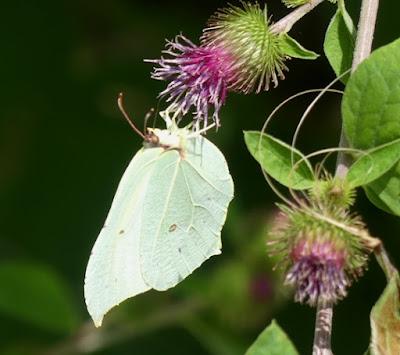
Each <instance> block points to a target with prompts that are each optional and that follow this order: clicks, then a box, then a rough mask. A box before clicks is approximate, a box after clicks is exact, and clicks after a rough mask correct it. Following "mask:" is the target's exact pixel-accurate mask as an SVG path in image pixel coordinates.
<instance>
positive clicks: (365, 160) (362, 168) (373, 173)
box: [347, 139, 400, 187]
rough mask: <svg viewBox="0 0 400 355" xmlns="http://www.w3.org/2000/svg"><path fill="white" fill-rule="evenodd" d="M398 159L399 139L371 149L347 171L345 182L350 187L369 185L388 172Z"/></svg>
mask: <svg viewBox="0 0 400 355" xmlns="http://www.w3.org/2000/svg"><path fill="white" fill-rule="evenodd" d="M399 159H400V139H397V140H395V141H393V142H391V143H388V144H384V145H381V146H380V147H377V148H374V149H371V150H369V151H367V152H366V153H365V155H363V156H362V157H361V158H359V159H358V160H357V161H356V162H355V163H354V164H353V165H352V166H351V167H350V169H349V172H348V174H347V181H349V183H350V185H351V186H352V187H357V186H361V185H366V184H369V183H370V182H372V181H374V180H376V179H378V178H379V177H380V176H382V175H383V174H385V173H386V172H387V171H388V170H390V169H391V168H392V167H393V166H394V164H396V163H397V162H398V161H399Z"/></svg>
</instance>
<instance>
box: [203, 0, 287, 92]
mask: <svg viewBox="0 0 400 355" xmlns="http://www.w3.org/2000/svg"><path fill="white" fill-rule="evenodd" d="M202 45H204V46H217V47H222V48H224V49H225V50H227V51H228V52H229V53H230V55H231V56H232V58H234V69H235V72H236V73H238V75H236V77H235V78H234V80H231V81H230V82H229V88H230V89H232V90H234V91H238V92H243V93H250V92H252V91H256V92H260V91H262V90H268V89H269V86H270V82H271V81H272V82H273V84H274V86H277V85H278V78H281V79H283V78H284V75H283V70H286V69H287V68H286V66H285V64H284V61H285V59H287V55H286V54H285V52H284V50H283V49H282V48H281V38H280V36H279V35H278V34H275V33H272V32H271V30H270V24H269V20H268V17H267V11H266V8H265V9H264V10H262V9H261V8H260V6H259V5H258V4H257V3H256V4H248V3H245V2H242V6H241V7H238V6H233V5H230V6H229V7H228V8H225V9H222V10H219V11H217V12H216V13H215V14H214V15H213V16H212V17H211V18H210V20H209V22H208V27H207V28H206V29H205V30H204V31H203V36H202Z"/></svg>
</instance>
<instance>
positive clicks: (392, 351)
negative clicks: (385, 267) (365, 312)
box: [370, 272, 400, 355]
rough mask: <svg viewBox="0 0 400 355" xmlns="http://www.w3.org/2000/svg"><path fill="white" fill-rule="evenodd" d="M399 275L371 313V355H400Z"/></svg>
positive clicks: (394, 277) (396, 274)
mask: <svg viewBox="0 0 400 355" xmlns="http://www.w3.org/2000/svg"><path fill="white" fill-rule="evenodd" d="M399 282H400V280H399V275H398V273H397V272H396V273H394V274H393V276H392V277H391V279H390V281H389V283H388V285H387V286H386V288H385V290H384V291H383V294H382V295H381V297H380V298H379V300H378V302H377V303H376V304H375V306H374V307H373V308H372V311H371V316H370V319H371V345H370V352H371V355H398V354H400V299H399V295H400V289H399Z"/></svg>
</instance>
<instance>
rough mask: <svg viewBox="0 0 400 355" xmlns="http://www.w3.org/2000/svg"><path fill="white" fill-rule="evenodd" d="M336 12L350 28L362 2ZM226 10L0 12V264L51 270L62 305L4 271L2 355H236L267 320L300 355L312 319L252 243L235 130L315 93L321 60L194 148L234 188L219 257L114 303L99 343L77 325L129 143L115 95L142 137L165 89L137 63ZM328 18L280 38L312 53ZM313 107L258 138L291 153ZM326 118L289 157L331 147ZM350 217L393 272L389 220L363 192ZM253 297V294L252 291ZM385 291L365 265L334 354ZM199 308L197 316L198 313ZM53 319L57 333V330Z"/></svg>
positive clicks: (80, 5) (233, 108)
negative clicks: (221, 165)
mask: <svg viewBox="0 0 400 355" xmlns="http://www.w3.org/2000/svg"><path fill="white" fill-rule="evenodd" d="M348 2H349V3H350V2H351V6H350V5H349V7H350V12H351V13H352V14H353V16H354V18H356V16H357V9H358V8H359V5H360V1H348ZM234 3H235V2H234ZM224 4H225V2H223V1H210V0H208V1H187V2H177V1H163V2H156V1H141V2H139V1H127V0H125V1H122V0H118V1H102V2H100V1H49V0H48V1H45V0H43V1H33V0H32V1H21V0H20V1H7V2H6V1H3V2H2V4H1V10H0V11H1V14H0V44H1V52H0V54H1V55H0V197H1V204H0V209H1V210H0V216H1V217H0V258H1V264H4V263H10V262H12V263H23V264H24V265H26V268H28V269H29V268H32V269H35V268H36V267H40V268H43V267H44V268H47V269H49V270H50V271H51V272H53V273H55V274H56V275H55V277H57V278H60V279H61V280H60V282H61V283H63V284H65V285H64V286H65V288H66V290H65V292H63V294H65V295H66V301H65V302H66V305H65V309H63V306H62V304H63V303H62V302H61V304H60V305H59V304H57V305H55V306H54V305H53V306H52V305H51V301H52V299H53V298H52V297H48V296H49V292H50V291H49V290H48V289H47V288H46V276H45V275H43V278H42V283H44V286H43V287H42V286H39V282H36V280H35V279H30V280H27V279H26V277H24V275H23V274H22V273H21V274H19V273H18V272H17V273H14V274H13V275H10V276H9V277H8V278H7V277H3V279H1V278H0V282H2V284H1V285H0V300H1V299H2V296H1V294H7V293H8V292H14V291H15V290H16V291H18V297H17V296H16V297H12V298H11V299H10V301H8V302H6V303H5V304H3V305H2V306H1V307H0V354H8V355H11V354H13V355H17V354H21V355H22V354H30V353H47V354H62V353H63V352H62V349H64V350H65V349H73V350H70V351H69V352H68V351H65V352H64V353H70V354H78V353H79V351H78V349H79V344H80V341H81V339H82V334H89V335H90V336H91V338H89V339H92V340H93V342H92V344H100V342H99V341H100V340H105V339H111V340H110V345H109V346H106V347H102V348H101V349H100V350H98V351H97V352H96V354H110V355H114V354H115V355H119V354H149V355H151V354H165V355H167V354H173V355H178V354H218V355H224V354H226V355H235V354H241V353H243V349H245V348H246V347H247V346H249V345H250V344H251V342H252V341H253V340H254V338H255V337H256V336H257V334H258V333H259V332H260V331H261V330H262V329H263V328H264V327H265V326H266V325H267V324H268V323H269V321H270V319H271V318H272V317H274V318H276V319H277V320H278V322H279V324H280V325H281V326H282V327H283V328H284V329H285V330H286V331H287V333H288V334H289V336H290V337H291V338H292V340H293V341H294V343H295V344H296V346H297V348H298V349H299V351H300V353H301V354H309V353H310V349H311V344H312V337H313V322H314V311H313V310H311V309H309V308H308V307H307V306H301V305H298V304H294V303H293V302H292V301H291V299H290V296H289V295H288V291H287V290H286V289H282V287H281V280H280V279H279V275H278V274H276V273H273V272H272V271H271V266H272V265H273V261H271V260H269V259H268V258H267V256H266V246H265V243H264V240H265V239H266V231H267V229H268V222H269V221H270V220H271V218H272V217H273V215H274V213H276V210H275V207H274V202H276V201H277V197H275V196H274V195H273V193H272V192H271V190H270V189H269V187H268V186H267V184H266V182H265V181H264V179H263V177H262V174H261V172H260V169H259V167H258V165H257V164H256V162H255V161H253V159H252V158H251V157H250V155H249V154H248V153H247V151H246V148H245V146H244V141H243V135H242V130H249V129H260V128H261V126H262V124H263V121H264V120H265V118H266V116H267V114H268V113H270V112H271V110H272V109H273V108H274V107H275V106H276V105H277V104H279V103H280V102H281V101H282V100H283V99H285V98H287V97H288V96H290V95H291V94H293V93H296V92H298V91H300V90H304V89H309V88H319V87H323V86H325V85H327V84H328V83H329V82H330V81H331V80H332V79H333V78H334V74H333V72H332V70H331V69H330V67H329V64H328V62H327V60H326V59H325V58H324V57H323V56H321V57H320V58H319V59H318V60H316V61H314V62H302V61H300V60H292V61H290V62H289V63H288V66H289V68H290V71H289V72H288V73H287V75H286V76H287V78H286V80H284V81H282V82H280V84H279V86H278V88H276V89H274V90H272V91H270V92H267V93H262V94H260V95H257V96H256V95H252V96H241V95H235V94H231V95H230V96H229V98H228V101H227V103H226V106H225V107H224V108H223V109H222V111H221V120H222V128H221V129H220V130H219V131H218V133H215V132H212V133H210V134H209V135H208V138H209V139H211V140H213V141H214V142H215V143H216V144H217V145H218V146H219V148H220V149H221V150H222V152H223V153H224V154H225V156H226V158H227V161H228V164H229V166H230V169H231V173H232V175H233V178H234V181H235V199H234V201H233V202H232V204H231V208H230V211H229V213H228V219H227V224H226V227H225V228H224V232H223V243H224V253H223V254H222V256H219V257H215V258H212V259H211V260H210V261H208V262H207V263H206V264H205V265H204V267H202V268H200V269H199V270H197V271H196V272H195V273H194V275H193V276H191V277H189V278H188V279H187V280H185V281H184V282H183V283H182V284H181V285H179V286H178V287H177V288H176V289H174V290H170V291H167V292H164V293H156V292H149V293H147V294H144V295H141V296H139V297H137V298H135V299H134V300H129V301H127V302H125V303H124V305H122V306H120V307H118V308H117V309H116V310H115V311H112V313H111V314H110V316H107V317H106V319H105V324H104V327H103V328H101V331H102V332H103V333H101V335H99V334H100V333H98V332H99V331H96V330H94V329H93V328H92V326H91V325H90V323H88V324H86V322H87V321H88V320H89V317H88V314H87V312H86V309H85V305H84V300H83V277H84V271H85V267H86V263H87V260H88V256H89V253H90V249H91V247H92V245H93V243H94V241H95V238H96V236H97V234H98V232H99V230H100V228H101V226H102V224H103V222H104V219H105V216H106V213H107V211H108V208H109V206H110V203H111V200H112V197H113V194H114V192H115V189H116V186H117V183H118V181H119V178H120V177H121V175H122V173H123V170H124V168H125V167H126V165H127V163H128V162H129V160H130V159H131V157H132V156H133V154H134V153H135V152H136V151H137V150H138V149H139V148H140V146H141V141H140V137H138V136H137V135H136V134H135V133H133V132H132V130H131V129H130V128H129V126H128V125H127V124H126V122H125V121H124V120H123V119H122V117H121V114H120V113H119V111H118V109H117V105H116V96H117V93H118V92H120V91H123V92H125V96H126V106H127V108H128V110H129V112H130V113H131V115H132V116H133V117H134V118H135V120H136V122H137V123H138V124H139V125H142V122H143V117H144V115H145V114H146V112H147V111H148V110H149V109H150V108H151V107H156V106H157V104H158V100H157V98H156V96H157V94H158V92H160V91H161V90H162V89H163V87H164V83H161V82H156V81H154V80H151V79H150V76H149V73H150V71H151V65H150V64H146V63H144V62H143V59H144V58H157V57H158V56H159V55H160V52H161V50H162V48H163V46H164V43H165V42H164V40H165V38H172V37H174V36H175V35H176V34H178V33H179V32H181V31H182V32H183V33H184V34H185V35H187V36H188V37H189V38H191V39H192V40H193V41H197V38H198V37H199V35H200V34H201V29H202V28H203V27H204V24H205V22H206V20H207V18H208V16H209V15H211V14H212V13H213V12H214V11H215V10H216V9H217V8H218V7H221V6H223V5H224ZM268 5H269V9H270V12H269V13H270V14H273V17H272V18H273V19H278V18H280V17H281V16H283V15H284V14H285V13H287V10H285V8H284V7H283V6H282V5H281V4H280V3H279V1H278V0H271V1H269V3H268ZM334 11H335V8H334V6H333V5H332V4H329V3H328V2H327V3H326V4H322V5H321V6H320V7H319V8H317V9H316V10H315V11H314V12H313V13H312V14H310V15H309V16H308V17H307V18H304V19H303V20H302V21H301V22H299V24H298V25H296V26H295V27H294V29H293V31H292V32H291V34H292V36H293V37H295V38H296V39H297V40H299V41H300V42H301V43H302V44H303V45H304V46H306V47H307V48H309V49H312V50H315V51H317V52H319V53H322V43H323V37H324V32H325V29H326V27H327V25H328V22H329V19H330V16H332V15H333V13H334ZM398 13H399V5H398V4H397V3H396V2H395V1H382V2H381V8H380V13H379V18H378V24H377V26H378V27H377V32H376V38H375V47H378V46H381V45H384V44H387V43H389V42H391V41H392V40H394V39H396V38H397V37H398V36H399V35H400V31H399V25H398ZM399 65H400V64H399ZM311 100H312V97H303V98H301V99H298V100H297V101H295V102H294V103H292V104H291V105H290V106H288V107H287V108H285V109H284V110H282V111H281V112H280V114H279V116H278V117H277V120H276V121H275V123H274V124H273V125H272V130H273V133H274V134H275V135H277V136H278V137H280V138H282V139H286V140H289V139H290V137H291V135H292V134H293V132H294V129H295V127H296V124H297V122H298V119H299V118H300V116H301V114H302V112H303V110H304V109H305V107H306V106H307V104H308V103H309V102H310V101H311ZM163 105H164V103H163V102H161V103H160V107H163ZM339 119H340V98H339V97H338V95H336V94H329V95H328V96H327V97H326V98H324V99H322V100H321V101H320V103H319V104H318V105H317V107H316V109H315V110H314V111H313V113H312V114H311V115H310V117H309V119H308V120H307V122H306V124H305V125H304V128H303V130H302V133H301V136H300V142H299V145H300V148H301V149H303V151H305V152H311V151H313V150H316V149H321V148H326V147H331V146H335V145H336V144H337V141H338V137H339V132H340V126H339V125H340V122H339ZM158 124H161V122H160V121H158ZM356 207H357V208H358V209H359V211H360V212H361V213H362V215H363V216H364V217H365V219H366V220H367V221H368V225H369V228H370V230H371V231H372V233H373V234H374V235H377V236H379V237H381V238H383V239H384V241H385V244H386V247H387V249H388V250H389V252H390V254H391V255H392V257H393V259H395V260H396V259H397V260H398V259H399V258H400V249H399V246H400V242H399V238H400V223H399V220H398V219H396V218H395V217H393V216H389V215H386V214H384V213H383V212H381V211H379V210H377V209H376V208H374V207H372V206H371V205H370V204H369V203H368V202H367V201H366V199H365V197H364V195H363V193H362V192H360V194H359V198H358V201H357V206H356ZM39 270H41V269H39ZM39 275H40V271H39ZM39 278H40V277H39ZM29 285H30V286H29ZM35 285H36V287H38V290H36V292H37V293H36V294H34V292H35V291H34V290H33V289H34V288H35ZM255 285H258V286H259V287H261V290H260V291H258V292H257V291H255V290H254V288H255V287H256V286H255ZM383 287H384V276H383V274H382V272H381V271H380V270H379V268H378V267H377V265H376V262H375V261H372V262H371V263H370V268H369V270H368V272H367V273H366V275H365V277H363V278H362V279H361V280H360V281H359V282H358V283H357V284H356V285H355V286H354V287H353V288H352V289H351V291H350V294H349V297H348V298H347V299H346V300H345V301H343V302H341V303H340V304H339V305H338V306H337V308H336V313H335V321H334V333H333V344H334V350H335V353H336V354H349V355H353V354H361V353H362V351H363V350H365V349H366V347H367V344H368V339H369V310H370V308H371V306H372V305H373V303H374V302H375V301H376V299H377V298H378V297H379V294H380V292H381V291H382V289H383ZM13 290H14V291H13ZM42 295H43V297H42ZM46 295H47V296H46ZM13 302H15V304H13ZM18 302H22V303H24V304H25V306H26V305H27V306H28V308H30V309H34V310H39V313H40V314H42V316H43V317H44V318H46V315H47V316H48V318H49V319H50V320H49V322H50V323H49V324H50V326H45V325H43V324H42V323H40V322H37V321H35V320H34V319H33V320H32V319H31V320H27V319H26V317H24V315H23V314H20V315H15V314H14V313H13V312H12V311H10V310H8V309H7V307H8V306H9V308H10V309H11V308H14V306H17V307H18ZM198 303H199V304H201V305H203V306H201V309H200V310H198V308H197V306H196V305H197V304H198ZM187 304H189V307H192V306H193V305H194V306H193V308H194V309H193V311H191V312H188V313H189V316H187V317H185V318H184V319H182V317H180V318H179V316H177V314H179V310H180V309H181V308H182V305H184V306H186V305H187ZM67 305H69V306H67ZM52 307H53V308H54V309H53V308H52ZM49 309H53V310H52V311H49ZM75 313H76V314H75ZM160 317H161V318H160ZM163 317H164V318H163ZM176 318H177V320H176V321H174V319H176ZM54 319H57V320H54ZM160 319H161V320H160ZM165 319H167V321H165ZM52 322H54V323H55V324H61V325H60V326H59V328H60V329H58V330H57V329H56V327H55V326H54V327H53V326H51V324H52ZM85 324H86V325H85ZM125 326H126V327H125ZM77 334H78V335H77ZM96 335H99V339H100V340H99V339H97V338H96ZM113 336H116V338H113ZM84 339H88V338H84ZM211 349H218V350H214V352H211V351H212V350H211ZM224 349H225V350H224Z"/></svg>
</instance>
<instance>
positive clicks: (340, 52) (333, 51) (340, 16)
mask: <svg viewBox="0 0 400 355" xmlns="http://www.w3.org/2000/svg"><path fill="white" fill-rule="evenodd" d="M341 3H342V5H341V6H339V8H338V10H337V12H336V13H335V15H334V16H333V17H332V20H331V22H330V23H329V26H328V29H327V31H326V34H325V41H324V52H325V55H326V57H327V58H328V61H329V63H330V65H331V66H332V68H333V70H334V71H335V74H336V76H340V75H341V74H343V73H344V72H345V71H346V70H348V69H350V68H351V65H352V61H353V51H354V44H355V28H354V25H353V21H352V19H351V17H350V15H349V14H348V13H347V11H346V8H345V7H344V3H343V2H341ZM349 76H350V74H348V75H346V76H344V77H342V79H341V80H342V81H343V82H344V83H346V82H347V80H348V78H349Z"/></svg>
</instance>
